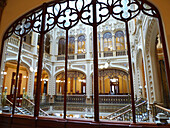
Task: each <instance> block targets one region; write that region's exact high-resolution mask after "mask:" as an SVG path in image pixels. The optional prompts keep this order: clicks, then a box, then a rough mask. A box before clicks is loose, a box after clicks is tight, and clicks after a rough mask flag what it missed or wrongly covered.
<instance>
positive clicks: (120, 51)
mask: <svg viewBox="0 0 170 128" xmlns="http://www.w3.org/2000/svg"><path fill="white" fill-rule="evenodd" d="M125 55H127V50H117V51H116V56H125Z"/></svg>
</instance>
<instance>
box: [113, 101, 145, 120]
mask: <svg viewBox="0 0 170 128" xmlns="http://www.w3.org/2000/svg"><path fill="white" fill-rule="evenodd" d="M145 103H146V101H144V102H142V103H140V104H138V105H135V107H136V108H137V107H139V106H142V105H143V104H145ZM129 111H132V110H131V109H128V110H126V111H125V112H123V113H120V114H119V115H117V116H115V117H113V118H111V120H114V119H116V118H117V117H119V116H122V115H124V114H126V113H128V112H129Z"/></svg>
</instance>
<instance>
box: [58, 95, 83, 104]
mask: <svg viewBox="0 0 170 128" xmlns="http://www.w3.org/2000/svg"><path fill="white" fill-rule="evenodd" d="M63 101H64V96H63V95H61V96H55V102H63ZM85 102H86V96H85V95H70V96H69V95H68V96H67V103H85Z"/></svg>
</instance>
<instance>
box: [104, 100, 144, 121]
mask: <svg viewBox="0 0 170 128" xmlns="http://www.w3.org/2000/svg"><path fill="white" fill-rule="evenodd" d="M141 99H142V98H140V99H138V100H136V101H135V102H139V101H140V100H141ZM130 106H131V104H128V105H126V106H124V107H123V108H120V109H118V110H116V111H115V112H113V113H111V114H109V115H107V116H105V119H107V118H108V117H110V116H112V115H114V114H115V113H118V112H120V111H121V110H123V109H125V108H128V107H130Z"/></svg>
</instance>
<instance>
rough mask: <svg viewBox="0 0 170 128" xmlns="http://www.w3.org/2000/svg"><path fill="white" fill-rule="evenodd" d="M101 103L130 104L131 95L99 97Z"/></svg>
mask: <svg viewBox="0 0 170 128" xmlns="http://www.w3.org/2000/svg"><path fill="white" fill-rule="evenodd" d="M99 103H105V104H130V103H131V98H130V95H99Z"/></svg>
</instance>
